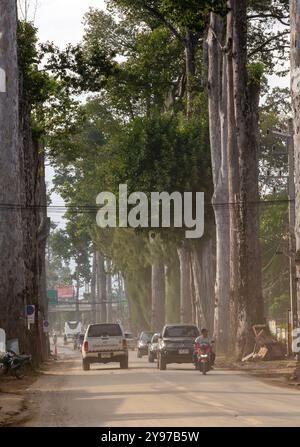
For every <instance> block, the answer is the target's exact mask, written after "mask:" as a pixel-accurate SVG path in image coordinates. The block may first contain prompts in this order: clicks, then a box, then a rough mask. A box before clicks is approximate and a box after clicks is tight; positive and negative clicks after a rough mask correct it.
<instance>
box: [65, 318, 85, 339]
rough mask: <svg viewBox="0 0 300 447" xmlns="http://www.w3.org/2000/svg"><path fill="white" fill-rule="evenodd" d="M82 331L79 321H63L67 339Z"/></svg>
mask: <svg viewBox="0 0 300 447" xmlns="http://www.w3.org/2000/svg"><path fill="white" fill-rule="evenodd" d="M80 332H82V323H81V321H66V322H65V336H66V338H67V340H69V339H72V340H73V339H74V335H78V334H80Z"/></svg>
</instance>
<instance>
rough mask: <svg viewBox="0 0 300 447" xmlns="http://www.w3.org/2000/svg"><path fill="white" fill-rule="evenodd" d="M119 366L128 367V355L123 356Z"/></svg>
mask: <svg viewBox="0 0 300 447" xmlns="http://www.w3.org/2000/svg"><path fill="white" fill-rule="evenodd" d="M120 368H121V369H128V357H124V358H123V359H122V360H121V361H120Z"/></svg>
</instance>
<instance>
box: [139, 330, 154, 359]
mask: <svg viewBox="0 0 300 447" xmlns="http://www.w3.org/2000/svg"><path fill="white" fill-rule="evenodd" d="M153 335H154V332H147V331H143V332H142V333H141V335H140V336H139V339H138V344H137V356H138V358H139V359H140V358H142V357H143V355H148V346H149V344H150V343H151V339H152V337H153Z"/></svg>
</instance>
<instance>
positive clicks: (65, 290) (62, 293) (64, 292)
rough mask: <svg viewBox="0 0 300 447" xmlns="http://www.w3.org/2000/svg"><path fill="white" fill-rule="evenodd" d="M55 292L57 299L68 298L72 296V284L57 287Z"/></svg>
mask: <svg viewBox="0 0 300 447" xmlns="http://www.w3.org/2000/svg"><path fill="white" fill-rule="evenodd" d="M57 294H58V299H59V300H69V299H73V298H74V287H73V286H65V287H58V288H57Z"/></svg>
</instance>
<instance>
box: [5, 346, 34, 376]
mask: <svg viewBox="0 0 300 447" xmlns="http://www.w3.org/2000/svg"><path fill="white" fill-rule="evenodd" d="M30 362H31V355H18V354H16V353H15V352H13V351H7V352H5V354H4V355H3V356H2V357H1V358H0V375H11V376H13V377H16V378H17V379H22V377H24V366H25V365H26V364H29V363H30Z"/></svg>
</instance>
